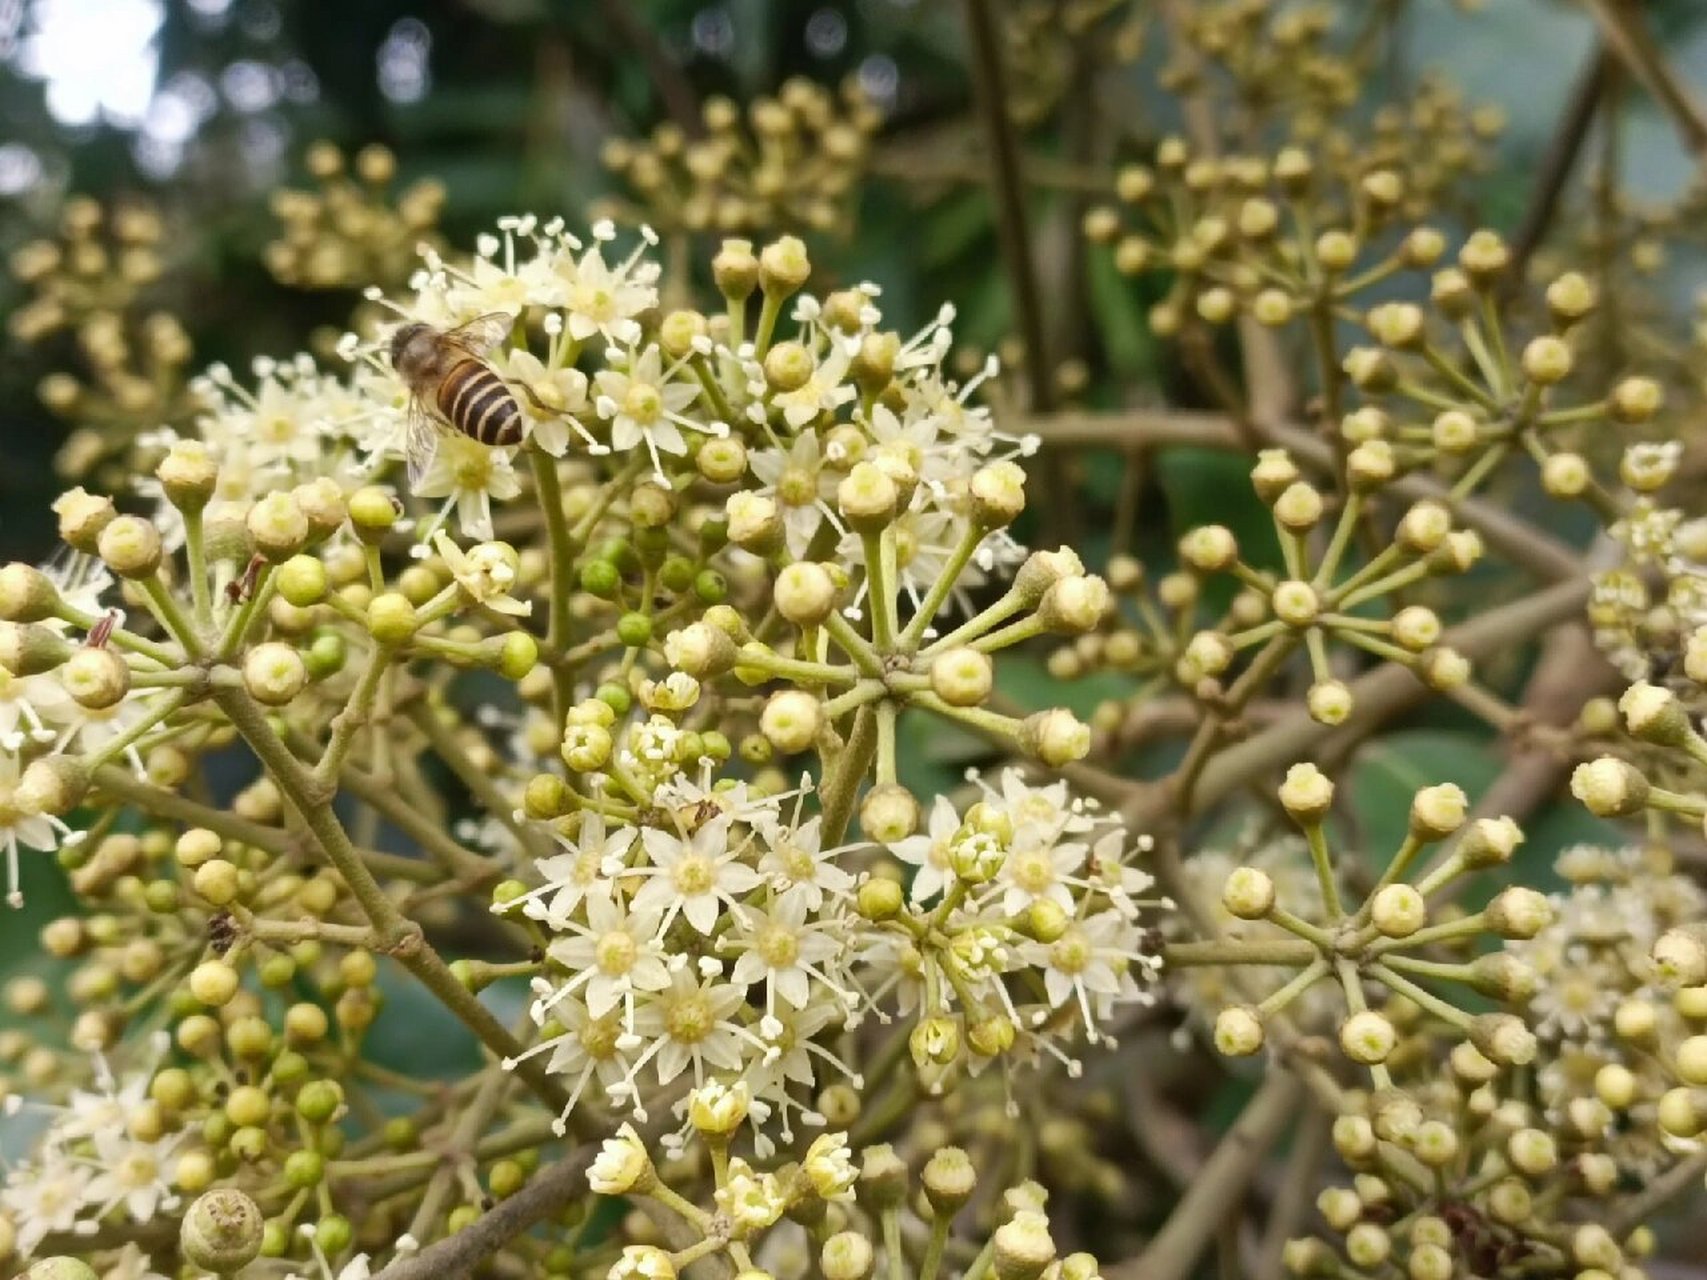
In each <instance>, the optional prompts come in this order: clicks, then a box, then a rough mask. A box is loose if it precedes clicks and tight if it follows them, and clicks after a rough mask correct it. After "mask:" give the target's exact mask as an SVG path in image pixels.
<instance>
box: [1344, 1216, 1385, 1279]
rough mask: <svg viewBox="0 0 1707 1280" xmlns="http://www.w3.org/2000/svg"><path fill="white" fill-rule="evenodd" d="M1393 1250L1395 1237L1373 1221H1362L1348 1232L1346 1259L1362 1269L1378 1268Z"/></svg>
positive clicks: (1372, 1269)
mask: <svg viewBox="0 0 1707 1280" xmlns="http://www.w3.org/2000/svg"><path fill="white" fill-rule="evenodd" d="M1392 1252H1393V1238H1392V1237H1391V1236H1390V1235H1388V1234H1387V1231H1386V1229H1385V1228H1384V1227H1379V1226H1377V1225H1376V1224H1375V1223H1373V1222H1360V1223H1358V1224H1357V1225H1356V1226H1355V1227H1353V1228H1352V1229H1351V1230H1350V1231H1348V1232H1346V1237H1345V1256H1346V1260H1347V1261H1348V1262H1350V1263H1351V1265H1352V1266H1354V1267H1357V1268H1359V1269H1360V1270H1363V1271H1374V1270H1376V1269H1377V1268H1379V1267H1380V1266H1381V1265H1382V1264H1383V1263H1384V1262H1386V1261H1387V1257H1388V1255H1389V1254H1391V1253H1392Z"/></svg>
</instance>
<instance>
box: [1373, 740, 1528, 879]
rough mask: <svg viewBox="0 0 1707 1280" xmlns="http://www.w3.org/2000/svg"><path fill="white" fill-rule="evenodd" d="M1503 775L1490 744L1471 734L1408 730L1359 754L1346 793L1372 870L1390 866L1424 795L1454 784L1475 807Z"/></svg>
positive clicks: (1380, 741) (1378, 742)
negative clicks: (1416, 802) (1426, 790)
mask: <svg viewBox="0 0 1707 1280" xmlns="http://www.w3.org/2000/svg"><path fill="white" fill-rule="evenodd" d="M1498 773H1499V762H1498V761H1497V760H1496V759H1495V757H1494V754H1493V752H1492V751H1491V750H1489V748H1488V746H1487V744H1486V742H1485V741H1483V740H1482V739H1481V738H1480V737H1479V736H1478V735H1476V734H1474V733H1470V732H1467V731H1466V732H1458V731H1453V730H1436V729H1412V730H1405V731H1402V732H1399V733H1394V734H1389V735H1388V736H1386V737H1384V738H1381V739H1379V740H1378V741H1376V742H1373V743H1371V744H1370V745H1369V746H1367V747H1365V748H1364V749H1363V750H1362V751H1360V752H1358V755H1357V760H1356V763H1355V764H1354V765H1353V766H1352V770H1351V776H1350V778H1349V779H1348V780H1347V782H1346V783H1345V787H1346V790H1347V792H1348V793H1349V794H1348V796H1347V798H1348V799H1349V802H1350V809H1351V814H1352V817H1353V819H1354V820H1355V822H1356V824H1357V829H1358V834H1359V838H1360V843H1361V844H1362V845H1363V852H1364V853H1365V855H1366V857H1367V858H1368V859H1369V863H1370V865H1371V866H1372V867H1375V868H1380V867H1383V866H1385V865H1386V862H1387V859H1388V858H1390V857H1391V856H1392V855H1393V853H1394V851H1395V850H1397V849H1398V847H1399V845H1400V843H1401V842H1402V841H1403V840H1404V838H1405V833H1406V831H1407V830H1408V828H1409V817H1410V809H1411V797H1412V796H1414V795H1415V794H1416V793H1417V792H1418V791H1419V790H1420V789H1422V788H1423V787H1432V786H1438V785H1440V784H1441V783H1446V782H1454V783H1457V784H1458V785H1459V786H1460V787H1462V788H1463V789H1464V793H1465V795H1467V796H1469V797H1470V799H1471V800H1472V801H1474V800H1475V798H1476V796H1477V795H1478V794H1479V793H1480V792H1481V791H1482V790H1484V789H1485V788H1486V787H1487V785H1488V783H1489V782H1490V781H1491V780H1492V779H1493V778H1494V777H1495V776H1496V775H1497V774H1498Z"/></svg>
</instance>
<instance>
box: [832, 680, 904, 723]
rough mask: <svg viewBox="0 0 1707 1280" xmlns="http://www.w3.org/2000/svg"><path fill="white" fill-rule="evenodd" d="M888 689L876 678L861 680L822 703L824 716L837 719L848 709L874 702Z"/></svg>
mask: <svg viewBox="0 0 1707 1280" xmlns="http://www.w3.org/2000/svg"><path fill="white" fill-rule="evenodd" d="M888 692H889V689H888V687H887V686H886V685H884V684H883V683H882V682H881V681H878V680H862V681H860V682H859V683H858V684H857V685H855V686H854V687H853V688H852V689H849V690H848V691H847V692H846V693H843V694H839V695H838V696H836V697H834V698H831V699H830V700H829V701H828V702H826V703H825V704H824V718H825V719H826V720H839V719H841V718H842V717H843V716H845V715H846V714H847V713H848V712H850V711H857V710H859V708H861V707H864V706H867V705H869V704H870V703H873V702H876V701H877V700H878V699H879V698H881V697H884V696H886V695H887V694H888Z"/></svg>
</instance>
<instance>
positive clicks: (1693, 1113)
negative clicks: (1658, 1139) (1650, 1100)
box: [1655, 1088, 1707, 1138]
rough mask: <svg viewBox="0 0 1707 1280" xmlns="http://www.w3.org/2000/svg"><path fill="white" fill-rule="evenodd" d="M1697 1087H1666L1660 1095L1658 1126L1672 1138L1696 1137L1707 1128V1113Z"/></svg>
mask: <svg viewBox="0 0 1707 1280" xmlns="http://www.w3.org/2000/svg"><path fill="white" fill-rule="evenodd" d="M1701 1103H1702V1096H1701V1090H1699V1089H1687V1088H1679V1089H1668V1090H1666V1091H1665V1093H1663V1094H1661V1095H1660V1102H1659V1108H1658V1112H1657V1115H1656V1117H1655V1118H1656V1119H1657V1120H1658V1121H1659V1125H1660V1128H1661V1129H1663V1130H1664V1131H1665V1132H1666V1133H1669V1134H1670V1135H1671V1136H1672V1137H1674V1138H1694V1137H1697V1136H1698V1135H1699V1134H1700V1133H1701V1130H1702V1129H1703V1128H1707V1114H1704V1108H1703V1107H1702V1105H1701Z"/></svg>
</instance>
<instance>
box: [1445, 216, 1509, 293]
mask: <svg viewBox="0 0 1707 1280" xmlns="http://www.w3.org/2000/svg"><path fill="white" fill-rule="evenodd" d="M1510 261H1511V251H1510V250H1509V249H1507V248H1506V244H1505V241H1504V240H1503V239H1501V238H1500V235H1499V233H1498V232H1495V231H1488V230H1485V229H1484V230H1481V231H1473V232H1471V233H1470V236H1469V238H1468V239H1467V240H1465V242H1464V245H1463V247H1462V248H1461V249H1459V250H1458V265H1459V266H1460V267H1462V268H1463V269H1464V273H1465V274H1466V275H1468V276H1469V277H1470V279H1471V280H1472V281H1473V282H1475V284H1476V285H1478V286H1486V285H1488V284H1490V283H1492V282H1493V280H1494V279H1495V278H1497V277H1498V276H1499V274H1500V273H1501V272H1502V271H1504V270H1505V269H1506V265H1507V263H1509V262H1510Z"/></svg>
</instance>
